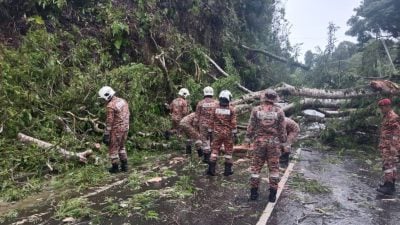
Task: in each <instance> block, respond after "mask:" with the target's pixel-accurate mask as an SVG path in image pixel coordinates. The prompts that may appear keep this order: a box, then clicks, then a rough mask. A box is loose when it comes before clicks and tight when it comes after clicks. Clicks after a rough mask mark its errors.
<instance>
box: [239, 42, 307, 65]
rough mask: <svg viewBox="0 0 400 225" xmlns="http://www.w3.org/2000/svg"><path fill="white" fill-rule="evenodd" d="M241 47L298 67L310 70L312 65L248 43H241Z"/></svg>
mask: <svg viewBox="0 0 400 225" xmlns="http://www.w3.org/2000/svg"><path fill="white" fill-rule="evenodd" d="M240 47H242V48H243V49H246V50H248V51H251V52H256V53H260V54H263V55H265V56H267V57H269V58H272V59H275V60H277V61H279V62H283V63H287V64H289V65H292V66H296V67H300V68H302V69H304V70H310V67H309V66H307V65H304V64H302V63H299V62H295V61H291V60H289V59H286V58H284V57H281V56H277V55H275V54H272V53H271V52H268V51H265V50H261V49H254V48H250V47H247V46H246V45H241V46H240Z"/></svg>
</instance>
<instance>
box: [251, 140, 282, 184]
mask: <svg viewBox="0 0 400 225" xmlns="http://www.w3.org/2000/svg"><path fill="white" fill-rule="evenodd" d="M267 141H268V139H267ZM280 146H281V145H280V144H279V143H269V142H266V141H262V142H261V141H258V142H256V143H255V146H254V147H255V148H254V152H253V160H252V164H251V178H250V185H251V187H252V188H258V186H259V184H260V172H261V169H262V167H263V166H264V164H265V161H267V164H268V170H269V185H270V187H271V188H274V189H277V188H278V183H279V180H280V177H279V157H280V156H281V147H280Z"/></svg>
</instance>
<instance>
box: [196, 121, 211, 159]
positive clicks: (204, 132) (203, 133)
mask: <svg viewBox="0 0 400 225" xmlns="http://www.w3.org/2000/svg"><path fill="white" fill-rule="evenodd" d="M199 132H200V138H201V142H202V149H203V152H204V153H206V154H208V153H211V146H210V140H209V137H208V136H209V135H208V126H204V125H201V124H200V126H199Z"/></svg>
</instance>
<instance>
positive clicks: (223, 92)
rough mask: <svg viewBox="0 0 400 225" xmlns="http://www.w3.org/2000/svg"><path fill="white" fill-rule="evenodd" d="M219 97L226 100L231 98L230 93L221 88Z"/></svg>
mask: <svg viewBox="0 0 400 225" xmlns="http://www.w3.org/2000/svg"><path fill="white" fill-rule="evenodd" d="M219 98H225V99H227V100H228V101H231V100H232V93H231V92H230V91H228V90H223V91H221V93H219Z"/></svg>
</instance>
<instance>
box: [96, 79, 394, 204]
mask: <svg viewBox="0 0 400 225" xmlns="http://www.w3.org/2000/svg"><path fill="white" fill-rule="evenodd" d="M98 94H99V96H100V98H102V99H104V100H105V102H106V110H107V120H106V129H105V133H104V136H103V142H104V143H105V144H106V145H108V148H109V157H110V159H111V164H112V166H111V168H110V169H109V172H110V173H117V172H120V171H122V172H125V171H127V170H128V157H127V154H126V149H125V142H126V140H127V135H128V130H129V116H130V114H129V106H128V103H127V102H126V101H125V100H124V99H122V98H119V97H117V96H116V95H115V94H116V93H115V91H114V90H113V89H112V88H111V87H109V86H105V87H102V88H101V89H100V90H99V92H98ZM203 94H204V99H202V100H201V101H200V102H198V104H197V106H196V110H195V112H193V113H190V110H189V104H188V101H187V98H188V97H189V96H190V93H189V90H188V89H186V88H182V89H180V90H179V92H178V97H177V98H176V99H174V100H173V101H172V103H171V104H169V105H168V109H169V110H170V115H171V119H172V129H171V130H169V131H168V132H166V135H165V136H166V138H169V137H170V136H171V135H183V134H184V135H186V136H187V138H188V139H187V141H186V153H187V154H191V152H192V151H191V150H192V145H193V144H194V146H195V149H196V150H197V154H198V156H199V157H203V161H204V162H205V163H207V164H208V169H207V171H206V174H207V175H209V176H215V175H216V167H217V159H218V157H219V156H220V155H221V154H222V153H223V157H224V159H225V162H224V167H225V168H224V172H223V175H224V176H230V175H232V174H233V170H232V166H233V159H232V155H233V149H234V144H237V143H238V131H237V115H236V112H235V107H234V106H233V104H231V103H232V94H231V92H230V91H228V90H223V91H221V92H220V93H219V96H218V100H216V99H214V90H213V88H212V87H205V88H204V89H203ZM278 100H279V96H278V94H277V93H276V92H275V91H274V90H272V89H267V90H266V91H264V92H263V93H262V94H261V96H260V105H259V106H256V107H254V108H253V109H252V111H251V114H250V119H249V123H248V127H247V131H246V136H245V143H246V144H248V145H249V146H250V145H253V151H252V161H251V178H250V199H251V200H257V199H258V195H259V184H260V173H261V170H262V167H263V166H264V164H265V163H267V165H268V170H269V201H270V202H275V201H276V194H277V189H278V183H279V181H280V174H279V172H280V171H279V167H280V165H281V166H282V167H285V166H287V165H288V162H289V156H290V153H291V146H292V144H293V143H294V142H295V141H296V138H297V136H298V134H299V132H300V127H299V125H298V124H297V123H296V122H295V121H293V120H292V119H290V118H287V117H285V113H284V112H283V110H282V108H281V107H280V106H279V105H277V104H276V103H277V102H278ZM391 104H392V103H391V100H390V99H382V100H380V101H379V102H378V106H379V107H380V109H381V112H382V114H383V122H382V126H381V131H380V143H379V149H380V152H381V156H382V159H383V171H384V183H383V184H382V185H380V186H379V188H378V189H377V191H378V192H380V193H383V194H388V195H391V194H393V193H394V192H395V180H396V163H397V160H398V159H397V156H398V154H400V149H399V147H398V146H399V144H398V143H399V137H400V118H399V116H398V115H397V114H396V113H395V112H394V111H393V110H392V108H391Z"/></svg>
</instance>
